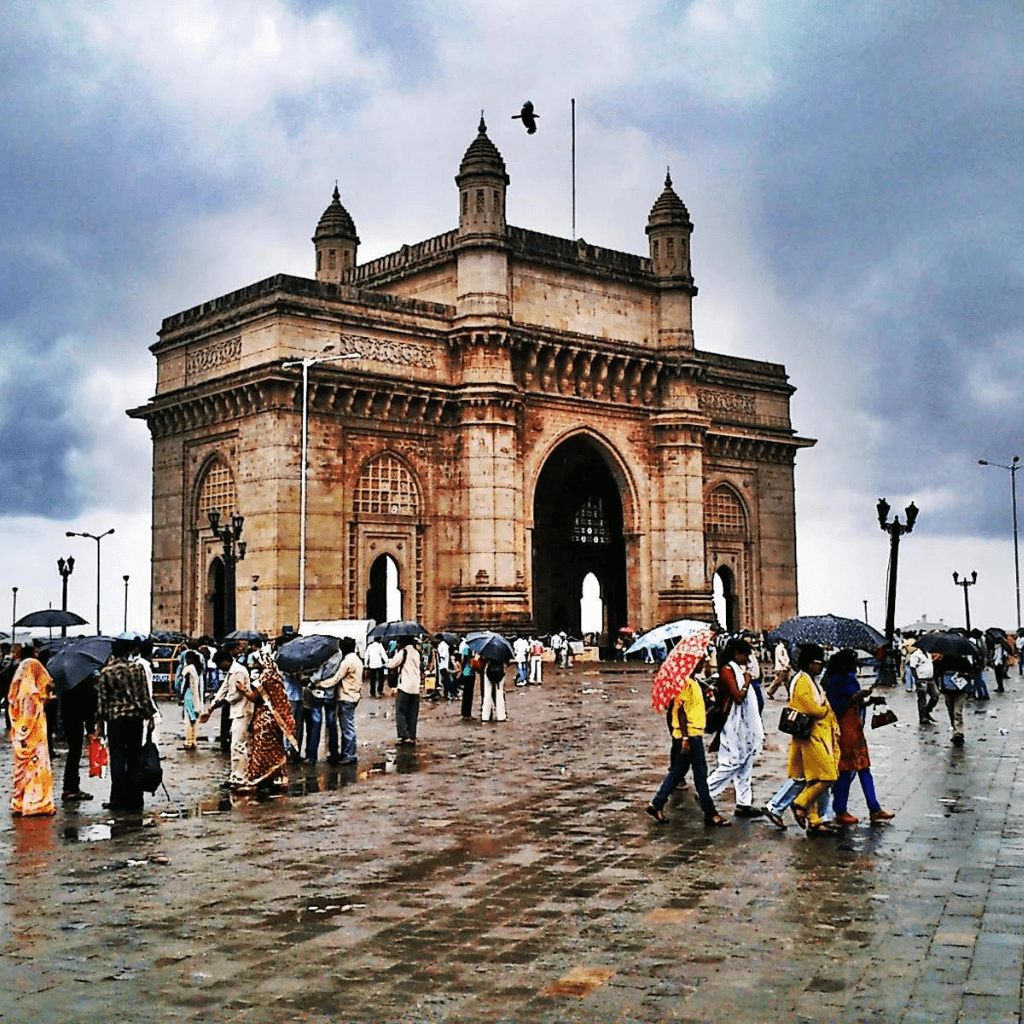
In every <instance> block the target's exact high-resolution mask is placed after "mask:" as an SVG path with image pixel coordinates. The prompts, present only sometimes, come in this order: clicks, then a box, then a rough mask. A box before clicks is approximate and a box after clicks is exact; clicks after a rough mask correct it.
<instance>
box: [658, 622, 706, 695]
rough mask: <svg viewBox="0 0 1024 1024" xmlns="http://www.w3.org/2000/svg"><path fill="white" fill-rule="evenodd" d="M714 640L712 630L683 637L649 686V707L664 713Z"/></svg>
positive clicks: (704, 630)
mask: <svg viewBox="0 0 1024 1024" xmlns="http://www.w3.org/2000/svg"><path fill="white" fill-rule="evenodd" d="M714 639H715V631H714V630H713V629H702V630H700V632H698V633H693V634H692V635H690V636H686V637H683V639H682V640H680V641H679V643H677V644H676V645H675V647H673V648H672V650H671V652H670V653H669V656H668V657H667V658H666V659H665V660H664V661H663V662H662V665H661V668H659V669H658V673H657V675H655V677H654V682H653V683H652V684H651V707H653V708H654V710H655V711H664V710H665V708H667V707H668V706H669V704H671V703H672V701H673V700H674V699H675V697H676V696H677V695H678V693H679V691H680V690H682V688H683V684H684V683H685V682H686V680H687V679H688V678H689V676H690V673H691V672H692V671H693V666H694V665H696V664H697V662H698V661H700V659H701V658H703V657H704V656H705V655H706V654H707V649H708V644H710V643H711V642H712V641H713V640H714Z"/></svg>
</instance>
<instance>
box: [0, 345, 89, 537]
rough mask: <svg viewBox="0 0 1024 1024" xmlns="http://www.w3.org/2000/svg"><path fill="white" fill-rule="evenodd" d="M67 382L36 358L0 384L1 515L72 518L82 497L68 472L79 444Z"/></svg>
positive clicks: (79, 430) (79, 433)
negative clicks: (73, 453) (72, 456)
mask: <svg viewBox="0 0 1024 1024" xmlns="http://www.w3.org/2000/svg"><path fill="white" fill-rule="evenodd" d="M82 427H83V424H82V423H81V422H80V421H77V420H76V417H75V409H74V395H73V393H71V392H70V391H69V390H68V381H67V380H66V379H61V377H60V375H59V374H57V373H55V372H54V370H53V369H52V368H47V367H45V366H42V365H40V363H39V362H36V361H35V360H31V361H30V360H21V361H20V369H19V370H18V371H17V372H15V373H13V374H12V375H11V376H10V377H8V379H7V380H6V381H5V382H4V384H3V385H2V386H0V466H2V472H3V479H4V498H3V511H2V514H3V515H4V516H20V515H38V516H43V517H45V518H48V519H67V518H73V517H74V516H76V515H77V514H78V513H79V512H80V511H81V510H82V503H83V495H82V493H81V489H80V487H79V485H78V482H77V480H76V477H75V475H74V473H73V472H72V467H71V465H70V458H71V454H72V452H73V451H74V450H75V449H76V448H77V447H78V446H79V445H81V444H82V443H83V439H84V431H83V429H82Z"/></svg>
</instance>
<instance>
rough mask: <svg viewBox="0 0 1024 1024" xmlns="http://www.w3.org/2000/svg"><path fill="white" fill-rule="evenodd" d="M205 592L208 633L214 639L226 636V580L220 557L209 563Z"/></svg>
mask: <svg viewBox="0 0 1024 1024" xmlns="http://www.w3.org/2000/svg"><path fill="white" fill-rule="evenodd" d="M206 584H207V586H206V592H207V594H208V595H209V597H208V600H209V603H210V622H209V625H210V629H209V632H210V633H212V635H213V636H215V637H222V636H226V635H227V633H228V629H227V622H226V619H225V612H226V611H227V609H226V607H225V605H226V601H225V598H226V597H227V593H226V591H227V585H226V584H227V580H226V574H225V571H224V562H223V560H222V559H221V558H220V557H217V558H215V559H214V560H213V561H212V562H211V563H210V568H209V571H208V572H207V574H206Z"/></svg>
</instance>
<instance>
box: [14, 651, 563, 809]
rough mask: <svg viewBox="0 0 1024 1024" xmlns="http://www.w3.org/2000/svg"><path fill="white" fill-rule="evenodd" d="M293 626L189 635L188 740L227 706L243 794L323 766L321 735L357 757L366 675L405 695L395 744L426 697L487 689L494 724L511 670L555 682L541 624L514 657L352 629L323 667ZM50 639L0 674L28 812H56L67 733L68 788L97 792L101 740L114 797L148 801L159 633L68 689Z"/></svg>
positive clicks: (20, 798) (224, 740)
mask: <svg viewBox="0 0 1024 1024" xmlns="http://www.w3.org/2000/svg"><path fill="white" fill-rule="evenodd" d="M292 639H295V637H293V636H287V637H286V636H281V637H278V638H276V639H275V640H273V641H259V642H253V641H249V640H236V641H230V642H225V643H222V644H220V645H218V644H217V643H216V642H215V641H214V640H213V639H212V638H210V637H202V638H199V639H198V640H196V641H194V642H192V643H189V644H187V645H184V646H183V647H182V649H181V651H180V653H179V655H178V660H177V664H176V666H175V671H174V680H175V683H174V690H175V692H176V694H177V696H178V699H179V704H180V713H181V717H182V720H183V723H182V724H183V732H184V742H183V744H182V746H183V749H184V750H186V751H195V750H197V749H198V746H197V740H198V738H199V735H198V734H199V732H200V730H201V728H202V726H204V725H205V724H206V723H207V722H209V721H210V719H211V718H213V717H214V715H217V716H218V721H217V725H216V735H215V736H214V737H213V738H214V740H215V742H216V743H217V744H218V745H219V747H220V749H221V751H222V752H224V753H225V754H228V755H229V758H230V771H229V774H228V777H227V779H226V780H225V783H224V785H225V786H226V787H228V788H230V789H232V790H234V791H236V792H240V793H247V792H259V791H274V790H281V789H283V788H284V787H286V786H287V782H288V779H287V765H288V764H289V763H303V762H305V763H308V764H316V762H317V759H318V757H319V754H320V750H321V743H322V742H323V746H325V747H326V750H327V760H328V762H329V763H331V764H355V763H356V762H357V761H358V756H359V755H358V744H357V737H356V708H357V706H358V704H359V701H360V699H361V697H362V692H363V684H364V681H365V682H366V684H367V690H368V693H369V695H370V697H371V698H372V699H381V698H383V697H384V696H385V694H387V695H388V696H389V697H392V698H393V699H394V707H395V724H396V743H397V745H399V746H415V745H416V741H417V732H418V725H419V709H420V701H421V700H430V701H448V702H455V703H457V705H458V707H459V709H460V712H461V714H462V717H463V718H466V719H473V718H474V707H473V705H474V695H475V694H478V695H479V697H478V711H477V712H476V713H477V714H478V715H479V718H480V720H481V721H482V722H504V721H506V720H507V718H508V711H507V705H506V701H505V692H504V682H505V677H506V675H507V674H508V669H509V667H510V665H512V664H514V665H515V671H516V682H517V685H519V686H528V685H537V686H539V685H541V684H542V663H543V661H544V659H545V653H546V650H547V648H546V646H545V644H544V643H543V641H542V640H541V639H540V638H538V637H534V636H521V637H517V638H516V639H515V641H514V643H513V644H512V645H510V646H509V647H508V651H507V656H505V657H499V656H494V655H493V654H492V656H489V657H483V656H482V655H480V654H478V653H475V652H474V651H473V650H472V649H471V647H470V645H469V643H468V642H467V641H466V640H465V639H464V638H462V639H460V638H458V637H455V636H452V635H450V634H448V635H446V634H442V633H438V634H435V635H434V636H422V637H413V636H400V637H396V638H394V639H391V640H390V641H382V640H380V639H373V638H371V639H369V640H368V642H367V643H366V646H365V649H364V650H363V652H362V654H360V653H359V652H358V650H357V643H356V641H355V639H353V638H350V637H343V638H341V639H340V640H339V641H338V650H337V653H335V654H334V655H333V656H331V657H329V658H328V659H327V660H326V661H325V662H324V663H322V664H320V665H319V666H317V667H316V668H315V669H311V670H309V671H302V672H287V671H283V670H282V668H281V667H280V665H279V664H278V659H277V652H278V651H279V650H280V648H281V647H282V646H283V645H284V644H285V643H286V642H288V641H289V640H292ZM551 649H552V650H553V651H555V657H556V659H557V660H558V661H559V662H560V663H562V664H568V656H569V645H568V642H567V641H566V639H565V637H564V635H561V636H557V637H555V638H552V642H551ZM51 653H52V652H51V651H50V650H49V649H48V648H47V647H46V646H45V645H43V646H41V647H37V645H36V644H35V643H34V642H32V641H29V642H25V643H22V644H19V645H15V646H14V647H12V646H11V645H9V644H5V645H4V647H3V651H2V656H3V662H2V664H0V673H2V675H0V680H2V683H0V685H3V689H4V690H5V692H6V697H7V699H6V701H5V702H4V709H5V712H6V713H7V715H8V716H9V717H8V728H9V730H10V734H11V737H12V746H13V756H14V785H13V791H12V797H11V810H12V812H13V813H14V814H15V815H18V816H22V815H24V816H29V815H41V814H53V813H55V811H56V800H55V795H54V776H53V768H52V761H53V757H54V755H55V748H54V740H55V736H56V734H57V733H58V731H59V732H60V733H61V734H62V736H63V738H64V740H65V742H66V743H67V757H66V761H65V772H64V780H63V790H62V796H61V799H62V801H63V802H64V803H70V802H76V801H86V800H91V799H92V795H91V794H89V793H87V792H85V791H83V789H82V787H81V776H80V772H81V761H82V753H83V750H84V749H85V745H86V743H89V744H99V745H102V746H103V748H104V751H105V753H106V756H107V759H108V761H109V770H110V795H109V799H108V800H107V801H105V802H104V805H103V806H104V807H105V808H107V809H109V810H111V811H114V812H123V813H127V814H138V813H141V812H142V810H143V808H144V791H143V789H142V788H141V783H140V777H141V774H142V772H141V758H142V753H143V747H144V745H145V743H146V742H147V741H148V740H149V739H153V738H157V739H158V738H159V726H160V724H161V715H160V711H159V710H158V706H157V702H156V700H155V699H154V691H153V671H152V666H151V658H152V643H151V642H150V641H148V640H144V639H130V638H122V639H118V640H115V641H114V642H113V644H112V649H111V654H110V658H109V660H108V661H107V663H106V664H104V665H102V666H101V667H99V668H98V669H97V670H96V671H95V672H93V673H92V674H90V675H88V676H87V677H86V678H85V679H83V680H82V681H81V682H78V683H77V685H75V686H73V687H72V688H69V689H67V690H66V691H65V692H63V693H61V694H60V695H59V697H58V694H57V693H56V692H55V690H54V684H53V680H52V679H51V677H50V675H49V673H48V672H47V670H46V664H47V662H48V661H49V659H50V656H51Z"/></svg>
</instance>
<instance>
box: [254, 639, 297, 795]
mask: <svg viewBox="0 0 1024 1024" xmlns="http://www.w3.org/2000/svg"><path fill="white" fill-rule="evenodd" d="M256 665H257V667H258V668H259V670H260V671H259V675H258V676H257V677H256V678H255V679H254V680H253V682H252V683H251V686H250V689H249V692H248V693H247V694H246V697H247V698H248V699H249V700H251V701H252V702H253V703H254V704H255V705H256V708H255V710H254V711H253V716H252V735H251V737H250V739H249V766H248V769H247V771H246V778H245V788H246V789H249V788H252V789H255V788H256V787H257V786H269V785H277V786H284V785H287V783H288V779H287V776H286V775H285V764H286V763H287V760H288V758H287V754H286V752H285V746H284V741H285V740H286V739H287V740H288V742H289V743H291V744H292V746H293V747H295V748H296V749H297V748H298V745H299V744H298V741H297V740H296V739H295V719H294V718H293V717H292V706H291V704H290V703H289V702H288V694H287V692H286V691H285V688H284V680H283V679H282V678H281V670H280V669H279V668H278V667H277V662H276V661H274V658H273V655H272V654H271V653H270V652H269V651H266V650H264V651H260V652H259V653H258V654H257V655H256Z"/></svg>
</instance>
